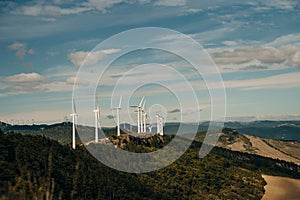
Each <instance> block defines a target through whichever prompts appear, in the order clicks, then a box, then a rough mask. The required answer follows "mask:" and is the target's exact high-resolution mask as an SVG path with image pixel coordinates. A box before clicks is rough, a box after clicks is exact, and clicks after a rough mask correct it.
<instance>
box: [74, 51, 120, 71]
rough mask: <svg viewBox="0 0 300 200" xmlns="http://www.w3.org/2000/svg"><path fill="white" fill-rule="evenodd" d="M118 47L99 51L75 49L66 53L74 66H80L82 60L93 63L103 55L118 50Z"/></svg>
mask: <svg viewBox="0 0 300 200" xmlns="http://www.w3.org/2000/svg"><path fill="white" fill-rule="evenodd" d="M119 51H120V49H105V50H100V51H94V52H89V51H76V52H71V53H69V55H68V59H69V60H70V61H71V62H72V63H73V64H74V65H75V66H76V67H80V66H81V65H82V63H83V62H85V64H88V65H89V64H94V63H96V62H97V61H99V60H100V59H101V58H102V57H103V56H105V55H108V54H113V53H117V52H119Z"/></svg>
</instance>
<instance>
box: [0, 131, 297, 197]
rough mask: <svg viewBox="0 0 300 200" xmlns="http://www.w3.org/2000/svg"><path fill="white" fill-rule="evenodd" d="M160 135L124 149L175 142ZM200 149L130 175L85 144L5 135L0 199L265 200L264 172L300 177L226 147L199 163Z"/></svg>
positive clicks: (292, 169) (0, 140)
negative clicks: (163, 165)
mask: <svg viewBox="0 0 300 200" xmlns="http://www.w3.org/2000/svg"><path fill="white" fill-rule="evenodd" d="M157 137H159V136H153V138H150V140H151V141H154V143H153V142H152V143H151V142H150V143H149V142H148V143H147V142H146V143H140V142H138V143H137V142H136V141H134V140H133V141H131V142H130V143H128V144H126V145H125V146H124V149H127V150H130V151H136V152H141V151H148V150H149V147H151V148H154V149H155V148H160V147H161V145H162V144H165V143H168V142H169V141H170V140H171V139H172V137H170V136H167V137H164V140H163V142H162V140H161V139H159V138H157ZM200 146H201V142H197V141H195V142H193V144H192V145H191V147H190V148H189V149H188V150H187V152H186V153H185V154H184V155H183V156H181V157H180V158H179V159H178V160H177V161H175V162H174V163H173V164H171V165H170V166H168V167H166V168H163V169H161V170H158V171H154V172H150V173H143V174H130V173H125V172H119V171H116V170H114V169H111V168H109V167H107V166H105V165H103V164H102V163H100V162H99V161H97V160H96V159H94V158H93V157H92V156H91V155H90V154H89V152H88V151H87V150H86V149H85V147H83V146H81V145H77V148H76V150H73V149H71V147H70V145H62V144H60V143H59V142H57V141H54V140H50V139H48V138H46V137H44V136H29V135H25V136H24V135H21V134H18V133H13V132H8V133H5V134H4V133H3V132H1V131H0V199H261V197H262V196H263V194H264V188H263V187H264V185H265V182H264V180H263V179H262V177H261V173H265V174H270V175H283V176H289V177H294V178H300V167H299V166H297V165H295V164H293V163H288V162H284V161H280V160H273V159H269V158H264V157H261V156H257V155H252V154H245V153H239V152H234V151H230V150H226V149H222V148H214V150H213V152H211V153H210V154H209V155H208V156H206V157H205V158H203V159H199V158H198V151H199V148H200ZM152 150H153V149H152Z"/></svg>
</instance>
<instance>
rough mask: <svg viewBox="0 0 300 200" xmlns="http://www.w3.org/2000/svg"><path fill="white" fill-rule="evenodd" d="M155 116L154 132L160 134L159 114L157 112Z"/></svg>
mask: <svg viewBox="0 0 300 200" xmlns="http://www.w3.org/2000/svg"><path fill="white" fill-rule="evenodd" d="M155 116H156V133H157V134H160V120H159V118H160V116H159V115H158V114H156V115H155Z"/></svg>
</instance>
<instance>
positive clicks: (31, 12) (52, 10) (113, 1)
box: [10, 0, 150, 21]
mask: <svg viewBox="0 0 300 200" xmlns="http://www.w3.org/2000/svg"><path fill="white" fill-rule="evenodd" d="M148 2H150V0H132V1H128V0H101V1H99V0H87V1H84V2H81V3H76V4H75V3H74V2H72V5H74V4H75V5H74V6H73V7H70V5H71V3H70V2H65V3H64V2H62V1H56V0H55V1H54V2H53V3H52V4H51V3H45V2H44V3H41V2H39V3H37V4H35V5H25V6H19V7H18V6H17V5H15V7H14V8H10V9H11V13H12V14H16V15H28V16H60V15H72V14H79V13H84V12H88V11H94V10H97V11H101V12H103V13H105V12H107V9H109V8H111V7H113V6H115V5H117V4H121V3H127V4H128V3H129V4H132V3H140V4H145V3H148ZM65 5H67V6H69V7H67V6H65ZM42 20H45V21H55V19H54V18H42Z"/></svg>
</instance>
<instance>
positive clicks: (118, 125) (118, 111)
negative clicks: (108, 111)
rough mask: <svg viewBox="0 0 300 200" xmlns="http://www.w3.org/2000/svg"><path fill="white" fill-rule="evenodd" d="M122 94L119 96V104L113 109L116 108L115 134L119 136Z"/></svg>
mask: <svg viewBox="0 0 300 200" xmlns="http://www.w3.org/2000/svg"><path fill="white" fill-rule="evenodd" d="M121 103H122V96H121V97H120V102H119V106H118V107H115V108H113V109H115V110H117V136H120V134H121V133H120V110H121Z"/></svg>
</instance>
